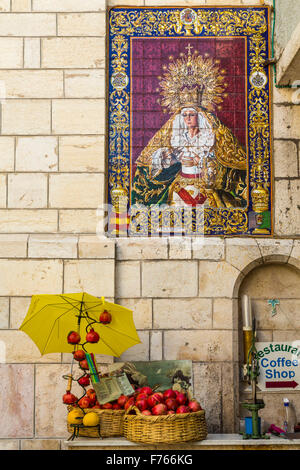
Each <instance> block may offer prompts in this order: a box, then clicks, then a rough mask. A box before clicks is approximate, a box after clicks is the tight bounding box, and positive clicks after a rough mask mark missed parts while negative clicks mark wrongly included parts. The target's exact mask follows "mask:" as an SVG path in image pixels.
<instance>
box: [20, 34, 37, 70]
mask: <svg viewBox="0 0 300 470" xmlns="http://www.w3.org/2000/svg"><path fill="white" fill-rule="evenodd" d="M40 66H41V41H40V38H24V68H25V69H39V68H40Z"/></svg>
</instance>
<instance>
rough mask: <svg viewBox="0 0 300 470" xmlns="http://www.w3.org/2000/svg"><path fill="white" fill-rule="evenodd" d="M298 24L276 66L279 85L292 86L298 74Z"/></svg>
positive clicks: (299, 56)
mask: <svg viewBox="0 0 300 470" xmlns="http://www.w3.org/2000/svg"><path fill="white" fill-rule="evenodd" d="M299 45H300V23H298V26H297V27H296V28H295V30H294V32H293V34H292V36H291V38H290V40H289V42H288V43H287V45H286V47H285V49H284V51H283V53H282V56H281V57H280V59H279V61H278V64H277V73H278V76H277V79H278V83H279V85H287V84H291V85H292V84H293V82H295V81H296V80H299V72H300V46H299Z"/></svg>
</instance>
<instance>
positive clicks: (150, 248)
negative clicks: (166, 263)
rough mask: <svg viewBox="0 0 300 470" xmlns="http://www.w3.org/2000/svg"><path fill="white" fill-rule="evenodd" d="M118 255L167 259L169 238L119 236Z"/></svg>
mask: <svg viewBox="0 0 300 470" xmlns="http://www.w3.org/2000/svg"><path fill="white" fill-rule="evenodd" d="M116 257H117V259H119V260H126V259H128V260H130V259H167V258H168V240H167V239H166V238H157V239H153V238H150V239H148V238H142V239H133V238H123V239H122V238H119V239H117V240H116Z"/></svg>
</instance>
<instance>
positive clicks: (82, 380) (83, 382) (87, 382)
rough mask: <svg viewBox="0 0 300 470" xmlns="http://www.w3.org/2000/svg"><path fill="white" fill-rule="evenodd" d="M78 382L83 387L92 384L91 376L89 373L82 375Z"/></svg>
mask: <svg viewBox="0 0 300 470" xmlns="http://www.w3.org/2000/svg"><path fill="white" fill-rule="evenodd" d="M78 383H79V385H81V386H82V387H87V386H88V385H90V379H89V376H88V375H85V376H84V377H81V378H80V379H79V380H78Z"/></svg>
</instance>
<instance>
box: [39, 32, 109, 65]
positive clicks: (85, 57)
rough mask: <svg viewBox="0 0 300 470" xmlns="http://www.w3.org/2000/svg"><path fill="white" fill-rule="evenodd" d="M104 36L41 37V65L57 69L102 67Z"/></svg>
mask: <svg viewBox="0 0 300 470" xmlns="http://www.w3.org/2000/svg"><path fill="white" fill-rule="evenodd" d="M104 57H105V41H104V38H67V37H64V38H47V39H42V67H43V68H46V69H47V68H50V69H51V68H57V69H60V68H62V69H71V68H72V69H75V68H82V69H85V68H87V69H94V68H96V69H97V68H104V62H105V60H104Z"/></svg>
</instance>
